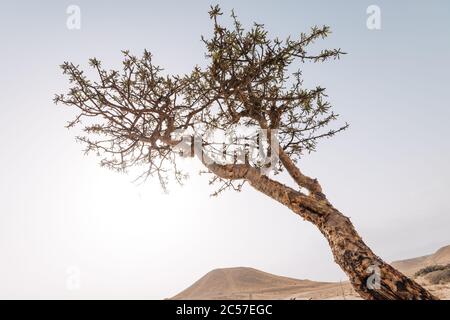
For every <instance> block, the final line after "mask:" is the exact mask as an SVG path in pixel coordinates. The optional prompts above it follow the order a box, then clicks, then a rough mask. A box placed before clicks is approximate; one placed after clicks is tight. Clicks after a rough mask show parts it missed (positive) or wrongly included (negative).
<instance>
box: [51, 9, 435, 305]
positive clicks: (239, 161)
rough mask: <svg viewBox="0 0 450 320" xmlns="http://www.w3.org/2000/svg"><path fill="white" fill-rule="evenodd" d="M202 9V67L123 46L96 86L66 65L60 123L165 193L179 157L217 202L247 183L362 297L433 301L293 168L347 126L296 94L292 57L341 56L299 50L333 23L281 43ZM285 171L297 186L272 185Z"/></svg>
mask: <svg viewBox="0 0 450 320" xmlns="http://www.w3.org/2000/svg"><path fill="white" fill-rule="evenodd" d="M209 14H210V18H211V20H212V22H213V25H214V30H213V34H212V37H211V38H209V39H206V38H203V37H202V41H203V43H204V44H205V46H206V58H207V62H208V64H207V66H206V67H203V68H201V67H199V66H196V67H195V68H194V69H193V71H192V72H191V73H189V74H185V75H182V76H178V75H165V74H164V73H163V69H161V68H160V67H158V66H156V65H155V64H154V63H153V60H152V55H151V54H150V53H149V52H148V51H145V52H144V54H143V56H142V57H140V58H137V57H135V56H133V55H131V54H130V53H129V52H128V51H124V52H123V54H124V61H123V70H122V71H121V72H119V71H115V70H105V69H104V68H103V67H102V65H101V63H100V61H99V60H97V59H95V58H94V59H90V61H89V64H90V66H91V67H92V68H93V69H94V70H95V73H96V74H97V76H98V79H97V80H96V81H91V80H89V79H88V77H87V76H86V75H85V73H84V72H83V71H82V70H81V69H80V67H79V66H77V65H74V64H73V63H69V62H65V63H64V64H63V65H62V66H61V67H62V70H63V73H64V74H66V75H68V76H69V81H70V83H71V88H70V90H69V92H68V93H67V94H58V95H56V96H55V103H62V104H64V105H67V106H71V107H75V108H76V110H78V112H77V116H76V117H75V119H74V120H72V121H70V122H69V124H68V127H73V126H75V125H78V124H82V127H83V129H84V133H85V134H84V135H83V136H79V137H77V139H78V140H79V141H81V142H82V143H84V144H85V145H86V151H87V152H90V151H94V152H96V153H97V154H98V155H101V156H102V160H101V165H102V166H105V167H108V168H110V169H114V170H118V171H126V170H127V169H128V168H131V167H143V168H144V170H143V172H142V174H141V175H140V176H139V178H141V179H144V180H145V179H147V178H148V177H153V176H156V177H158V178H159V181H160V182H161V185H162V186H163V188H166V186H167V183H168V182H169V175H170V176H172V175H173V177H174V178H175V180H176V181H178V182H180V183H181V182H183V180H184V178H185V177H186V174H185V173H184V172H182V171H181V170H180V169H179V168H178V167H177V163H178V162H179V160H180V157H185V156H191V157H196V158H197V159H198V160H199V161H201V163H202V164H203V165H204V167H205V168H206V171H207V172H208V173H209V174H211V176H212V179H211V183H215V184H218V189H217V191H216V192H215V193H214V194H215V195H217V194H219V193H220V192H222V191H224V190H227V189H230V188H231V189H234V190H238V191H240V190H241V188H242V186H243V185H244V184H245V183H248V184H249V185H250V186H251V187H253V188H254V189H256V190H257V191H260V192H261V193H263V194H265V195H267V196H269V197H271V198H272V199H274V200H276V201H278V202H280V203H281V204H283V205H284V206H286V207H287V208H289V209H291V210H292V211H293V212H294V213H296V214H298V215H299V216H300V217H302V218H303V219H305V220H307V221H309V222H311V223H313V224H314V225H315V226H317V228H318V229H319V230H320V232H322V234H323V235H324V236H325V238H326V239H327V240H328V243H329V245H330V248H331V250H332V253H333V256H334V259H335V261H336V263H337V264H338V265H339V266H340V267H341V268H342V269H343V270H344V271H345V273H346V274H347V275H348V277H349V279H350V281H351V283H352V285H353V287H354V289H355V290H356V291H357V292H358V293H359V294H360V295H361V297H363V298H365V299H435V297H434V296H433V295H432V294H430V293H429V292H428V291H427V290H425V289H424V288H422V287H421V286H420V285H419V284H417V283H416V282H414V281H413V280H411V279H409V278H407V277H406V276H404V275H403V274H402V273H400V272H399V271H397V270H396V269H394V268H393V267H392V266H390V265H389V264H387V263H386V262H384V261H383V260H382V259H381V258H379V257H378V256H376V255H375V254H374V253H373V252H372V250H371V249H370V248H369V247H368V246H367V245H366V244H365V243H364V242H363V240H362V239H361V237H360V236H359V235H358V233H357V232H356V230H355V229H354V227H353V225H352V223H351V221H350V219H349V218H348V217H346V216H344V215H343V214H342V213H341V212H339V211H338V210H337V209H336V208H334V207H333V205H332V204H331V203H330V202H329V201H328V200H327V198H326V196H325V194H324V193H323V191H322V187H321V185H320V183H319V181H318V180H317V179H314V178H311V177H309V176H307V175H305V174H304V173H303V172H302V171H301V170H300V168H299V166H298V165H297V163H298V161H299V160H300V159H301V157H302V156H303V155H305V154H307V153H309V152H312V151H315V149H316V145H317V143H318V141H320V140H321V139H323V138H330V137H332V136H334V135H335V134H336V133H338V132H341V131H343V130H345V129H346V128H347V127H348V125H347V124H343V125H340V126H336V127H335V126H334V125H333V123H334V122H335V120H336V119H337V117H338V115H337V114H335V113H334V112H333V111H332V110H331V105H330V103H329V102H328V101H327V100H326V97H327V96H326V94H325V89H324V88H322V87H316V88H314V89H306V88H304V86H303V83H302V79H303V78H302V74H301V72H300V71H296V72H293V70H292V67H293V66H294V65H295V63H296V62H297V63H298V62H305V61H312V62H323V61H327V60H329V59H338V58H339V57H340V55H341V54H343V52H342V51H341V50H340V49H332V50H322V51H320V52H319V53H317V54H310V53H309V51H307V49H308V47H309V46H310V45H311V44H313V43H314V42H315V41H316V40H318V39H321V38H325V37H327V36H328V35H329V34H330V29H329V27H327V26H323V27H313V28H311V30H310V32H308V33H302V34H301V35H300V36H299V38H298V39H293V38H287V39H286V40H283V41H282V40H279V39H278V38H276V39H270V38H269V37H268V34H267V31H266V30H265V29H264V26H263V25H260V24H256V23H255V24H254V26H253V27H252V28H251V29H250V30H248V31H246V30H244V28H243V27H242V25H241V23H240V22H239V20H238V19H237V17H236V16H235V14H234V12H233V13H232V15H231V17H232V26H231V27H228V28H227V27H224V26H223V25H221V24H220V23H219V18H220V16H221V15H222V12H221V10H220V8H219V7H218V6H215V7H211V10H210V11H209ZM249 129H253V131H251V132H250V131H249ZM211 132H213V133H211ZM249 132H250V133H249ZM230 133H231V134H230ZM283 171H286V172H287V173H288V175H289V176H290V177H291V178H292V180H293V182H295V184H296V187H295V188H292V187H289V186H287V185H285V184H283V183H281V182H279V181H277V180H276V179H275V175H276V174H277V173H280V172H283ZM270 172H273V173H274V175H271V174H270Z"/></svg>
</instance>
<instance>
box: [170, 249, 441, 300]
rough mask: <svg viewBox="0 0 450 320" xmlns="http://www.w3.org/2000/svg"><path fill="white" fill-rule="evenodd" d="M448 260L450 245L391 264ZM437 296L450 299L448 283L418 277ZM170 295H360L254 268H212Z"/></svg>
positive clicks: (416, 265)
mask: <svg viewBox="0 0 450 320" xmlns="http://www.w3.org/2000/svg"><path fill="white" fill-rule="evenodd" d="M449 263H450V246H445V247H442V248H440V249H439V250H437V251H436V252H435V253H433V254H430V255H426V256H422V257H418V258H412V259H406V260H399V261H394V262H393V263H392V265H393V266H395V267H396V268H398V269H399V270H400V271H402V272H403V273H405V274H407V275H409V276H412V275H413V274H414V273H415V272H417V271H418V270H419V269H422V268H424V267H427V266H430V265H436V264H442V265H444V264H449ZM417 280H418V281H419V282H420V283H421V284H422V285H424V286H426V287H427V288H428V289H429V290H431V291H432V292H433V293H434V294H436V295H437V296H439V297H441V298H444V299H449V298H450V285H449V284H439V285H431V284H430V283H428V281H427V280H426V278H425V277H420V278H419V279H417ZM171 299H181V300H184V299H230V300H240V299H349V300H350V299H360V298H359V296H358V295H357V294H356V293H355V292H354V291H353V288H352V287H351V285H350V284H349V283H348V282H343V283H340V282H317V281H311V280H299V279H293V278H288V277H283V276H277V275H274V274H270V273H267V272H263V271H260V270H257V269H253V268H246V267H237V268H224V269H215V270H212V271H210V272H208V273H207V274H206V275H205V276H203V277H202V278H200V279H199V280H198V281H196V282H195V283H194V284H193V285H191V286H190V287H189V288H187V289H185V290H183V291H182V292H180V293H179V294H177V295H176V296H174V297H172V298H171Z"/></svg>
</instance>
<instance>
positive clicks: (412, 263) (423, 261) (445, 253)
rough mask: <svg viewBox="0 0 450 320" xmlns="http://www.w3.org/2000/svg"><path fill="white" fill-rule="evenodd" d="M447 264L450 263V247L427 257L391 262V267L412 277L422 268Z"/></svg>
mask: <svg viewBox="0 0 450 320" xmlns="http://www.w3.org/2000/svg"><path fill="white" fill-rule="evenodd" d="M448 263H450V245H449V246H445V247H442V248H440V249H439V250H437V251H436V252H435V253H433V254H430V255H427V256H423V257H418V258H412V259H406V260H400V261H394V262H392V266H393V267H395V268H397V269H399V270H400V271H401V272H403V273H404V274H407V275H413V274H414V273H416V272H417V271H418V270H420V269H422V268H424V267H427V266H431V265H435V264H448Z"/></svg>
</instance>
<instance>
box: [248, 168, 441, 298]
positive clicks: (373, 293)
mask: <svg viewBox="0 0 450 320" xmlns="http://www.w3.org/2000/svg"><path fill="white" fill-rule="evenodd" d="M247 179H248V181H249V182H250V184H251V185H252V187H254V188H255V189H256V190H258V191H260V192H262V193H264V194H266V195H268V196H269V197H271V198H273V199H275V200H277V201H278V202H280V203H282V204H284V205H285V206H287V207H288V208H290V209H291V210H292V211H294V212H295V213H297V214H298V215H300V216H301V217H302V218H304V219H305V220H308V221H309V222H311V223H313V224H314V225H315V226H316V227H317V228H318V229H319V230H320V232H321V233H322V234H323V235H324V236H325V238H326V239H327V240H328V243H329V245H330V248H331V251H332V253H333V256H334V261H335V262H336V263H337V264H338V265H339V266H340V267H341V268H342V270H343V271H344V272H345V273H346V274H347V276H348V277H349V280H350V282H351V284H352V286H353V288H354V289H355V291H356V292H357V293H358V294H359V295H360V296H361V297H362V298H364V299H367V300H386V299H387V300H434V299H437V298H436V297H435V296H433V295H432V294H431V293H430V292H428V291H427V290H426V289H425V288H423V287H422V286H420V285H419V284H418V283H416V282H415V281H413V280H411V279H410V278H408V277H406V276H405V275H403V274H402V273H401V272H399V271H398V270H396V269H394V268H393V267H392V266H390V265H389V264H387V263H386V262H384V261H383V260H382V259H381V258H380V257H378V256H376V255H375V254H374V253H373V252H372V250H371V249H370V248H369V247H368V246H367V245H366V244H365V243H364V242H363V240H362V239H361V237H360V236H359V234H358V233H357V232H356V230H355V228H354V227H353V224H352V223H351V221H350V219H349V218H348V217H346V216H344V215H343V214H342V213H340V212H339V211H338V210H336V209H335V208H334V207H333V206H332V205H331V204H330V203H329V202H328V200H326V198H325V197H324V196H322V197H321V199H320V200H313V201H311V199H310V198H309V197H308V196H306V195H303V194H300V193H299V192H298V191H295V190H293V189H291V188H289V187H287V186H285V185H283V184H281V183H279V182H277V181H274V180H271V179H269V178H268V177H266V176H264V175H258V173H256V172H254V171H252V170H251V171H249V172H248V174H247ZM320 192H321V191H320ZM305 200H307V201H305Z"/></svg>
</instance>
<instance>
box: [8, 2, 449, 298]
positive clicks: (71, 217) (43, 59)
mask: <svg viewBox="0 0 450 320" xmlns="http://www.w3.org/2000/svg"><path fill="white" fill-rule="evenodd" d="M212 3H217V1H216V2H212ZM219 3H220V2H219ZM344 3H345V5H344ZM71 4H74V5H78V6H79V7H80V9H81V29H80V30H69V29H68V28H67V26H66V20H67V17H68V15H67V13H66V9H67V7H68V6H69V5H71ZM209 4H210V2H209V1H195V2H194V1H190V2H188V1H183V2H182V1H180V2H179V3H177V2H174V1H164V2H163V1H159V2H152V1H126V2H121V3H119V2H117V3H113V2H112V1H53V2H52V1H46V2H44V1H39V2H38V1H29V2H25V1H8V2H6V1H5V2H3V3H2V5H1V10H0V39H1V51H0V70H1V72H0V88H1V89H0V108H1V109H0V137H1V140H0V150H1V155H2V156H1V158H0V179H1V180H0V181H1V182H0V200H1V201H0V298H80V297H83V298H165V297H169V296H172V295H174V294H175V293H177V292H178V291H180V290H182V289H184V288H185V287H186V286H188V285H190V284H191V283H192V282H194V281H195V280H197V279H198V278H199V277H200V276H202V275H203V274H205V273H206V272H208V271H210V270H211V269H214V268H219V267H232V266H249V267H254V268H258V269H261V270H264V271H267V272H271V273H275V274H279V275H286V276H291V277H295V278H310V279H313V280H329V281H335V280H340V279H344V278H345V276H344V274H343V273H342V272H341V271H340V269H339V267H338V266H337V265H335V264H334V262H333V259H332V256H331V253H330V250H329V248H328V245H327V243H326V241H325V239H324V238H323V236H322V235H321V234H320V232H319V231H318V230H317V229H316V228H315V227H314V226H312V225H310V224H309V223H307V222H304V221H302V220H301V219H300V218H299V217H298V216H296V215H295V214H293V213H292V212H290V211H289V210H288V209H286V208H284V207H282V206H281V205H279V204H277V203H276V202H275V201H273V200H271V199H269V198H267V197H265V196H264V195H261V194H258V193H257V192H255V191H253V190H251V189H250V188H248V187H247V188H245V190H244V191H243V192H242V193H239V194H238V193H234V192H227V193H225V194H223V195H222V196H220V197H219V198H210V197H209V194H210V193H211V190H210V189H209V188H208V184H207V180H206V178H203V177H199V176H198V175H196V173H195V171H193V172H192V178H191V180H190V181H188V183H187V185H186V186H185V187H183V188H180V187H176V186H173V187H172V188H171V192H170V194H169V195H164V194H162V192H161V190H160V188H159V187H158V185H157V183H156V181H155V182H153V183H152V182H151V183H148V184H146V185H144V186H136V185H134V184H133V183H132V182H131V181H132V180H133V176H125V175H119V174H116V173H113V172H110V171H107V170H106V169H102V168H100V167H99V166H98V165H97V163H98V160H99V159H97V158H95V157H93V156H89V157H87V156H84V155H83V153H82V152H81V149H82V146H81V145H80V144H77V143H75V142H74V135H75V134H76V131H68V130H67V129H65V128H64V125H65V123H66V121H67V120H69V119H70V116H71V114H72V112H71V111H70V110H68V109H66V108H64V107H60V106H55V105H53V104H52V101H51V100H52V97H53V95H54V93H62V92H64V91H65V90H66V88H67V79H66V78H65V77H63V76H62V75H61V72H60V70H59V68H58V65H59V64H60V63H62V62H63V61H65V60H69V61H73V62H74V63H79V64H81V65H83V66H86V65H87V64H86V62H87V59H88V58H91V57H93V56H95V57H97V58H99V59H100V60H102V61H103V63H104V65H105V66H107V67H111V68H120V67H121V65H120V63H121V53H120V50H122V49H130V50H131V51H132V52H133V53H136V54H140V53H141V52H142V51H143V50H144V48H147V49H149V50H150V51H152V52H153V54H154V56H155V60H156V62H157V63H158V64H160V65H161V66H164V67H165V68H166V70H167V71H168V72H171V73H184V72H188V71H189V70H191V68H192V67H193V66H194V65H195V64H197V63H198V64H202V63H203V62H204V56H203V52H204V51H203V46H202V43H201V42H200V35H201V34H205V35H207V34H209V33H210V31H211V24H210V20H209V18H208V14H207V11H208V8H209ZM371 4H376V5H378V6H379V7H380V9H381V19H382V20H381V30H369V29H368V28H367V27H366V19H367V14H366V9H367V7H368V6H369V5H371ZM221 6H222V8H223V9H224V11H225V12H228V11H229V10H231V9H232V8H234V9H235V10H236V13H237V14H238V15H239V17H240V18H241V20H242V22H243V23H244V25H247V26H248V25H250V23H251V22H252V21H257V22H260V23H264V24H265V25H266V28H267V29H268V30H269V31H270V34H271V35H273V36H274V37H275V36H281V37H285V36H287V35H289V34H292V35H298V34H299V33H300V32H302V31H307V30H308V28H309V27H310V26H312V25H315V24H317V25H322V24H328V25H330V26H331V27H332V30H333V34H332V36H331V37H330V38H329V39H327V40H326V41H325V42H323V43H321V46H322V45H324V46H328V47H340V48H342V49H343V50H344V51H346V52H348V55H346V56H344V57H343V58H342V59H341V60H340V61H339V62H330V63H325V64H321V65H312V64H308V65H305V66H304V76H305V78H306V85H307V86H315V85H319V84H320V85H322V86H325V87H327V89H328V94H329V99H330V101H332V103H333V105H334V106H335V110H336V111H337V112H338V113H340V114H341V119H342V120H343V121H347V122H349V123H350V124H351V127H350V129H349V130H348V131H346V132H344V133H343V134H340V135H338V136H336V137H335V138H334V139H332V140H327V141H324V142H323V143H322V144H321V145H319V148H318V152H317V153H316V154H313V155H311V156H308V157H306V158H305V159H304V161H303V162H301V163H300V165H301V167H302V168H303V170H304V171H305V172H306V173H307V174H310V175H312V176H314V177H317V178H318V179H319V180H320V181H321V183H322V185H323V188H324V190H325V193H326V194H327V195H328V198H329V199H330V200H331V201H332V203H333V204H334V205H335V206H336V207H337V208H339V209H340V210H341V211H342V212H343V213H344V214H346V215H348V216H350V217H351V219H352V221H353V223H354V224H355V226H356V228H357V229H358V231H359V232H360V234H361V235H362V236H363V238H364V239H365V240H366V242H367V243H368V245H369V246H371V247H372V249H373V250H374V251H375V252H376V253H377V254H378V255H380V256H381V257H383V258H384V259H386V260H388V261H390V260H392V259H399V258H406V257H410V256H417V255H421V254H426V253H430V252H432V251H433V250H435V249H437V248H438V247H439V246H442V245H446V244H450V235H449V234H450V233H449V226H450V217H449V213H450V202H449V200H448V199H449V196H448V191H449V181H450V169H449V163H450V142H449V138H450V126H449V120H450V109H449V97H448V95H449V88H450V86H449V85H450V80H449V71H450V62H449V59H448V57H449V54H450V24H449V21H450V3H449V2H448V1H421V2H420V3H419V2H418V1H416V2H412V1H395V2H394V1H361V0H358V1H345V2H340V3H337V1H298V0H296V1H272V2H269V1H245V3H244V1H226V2H223V4H221Z"/></svg>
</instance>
